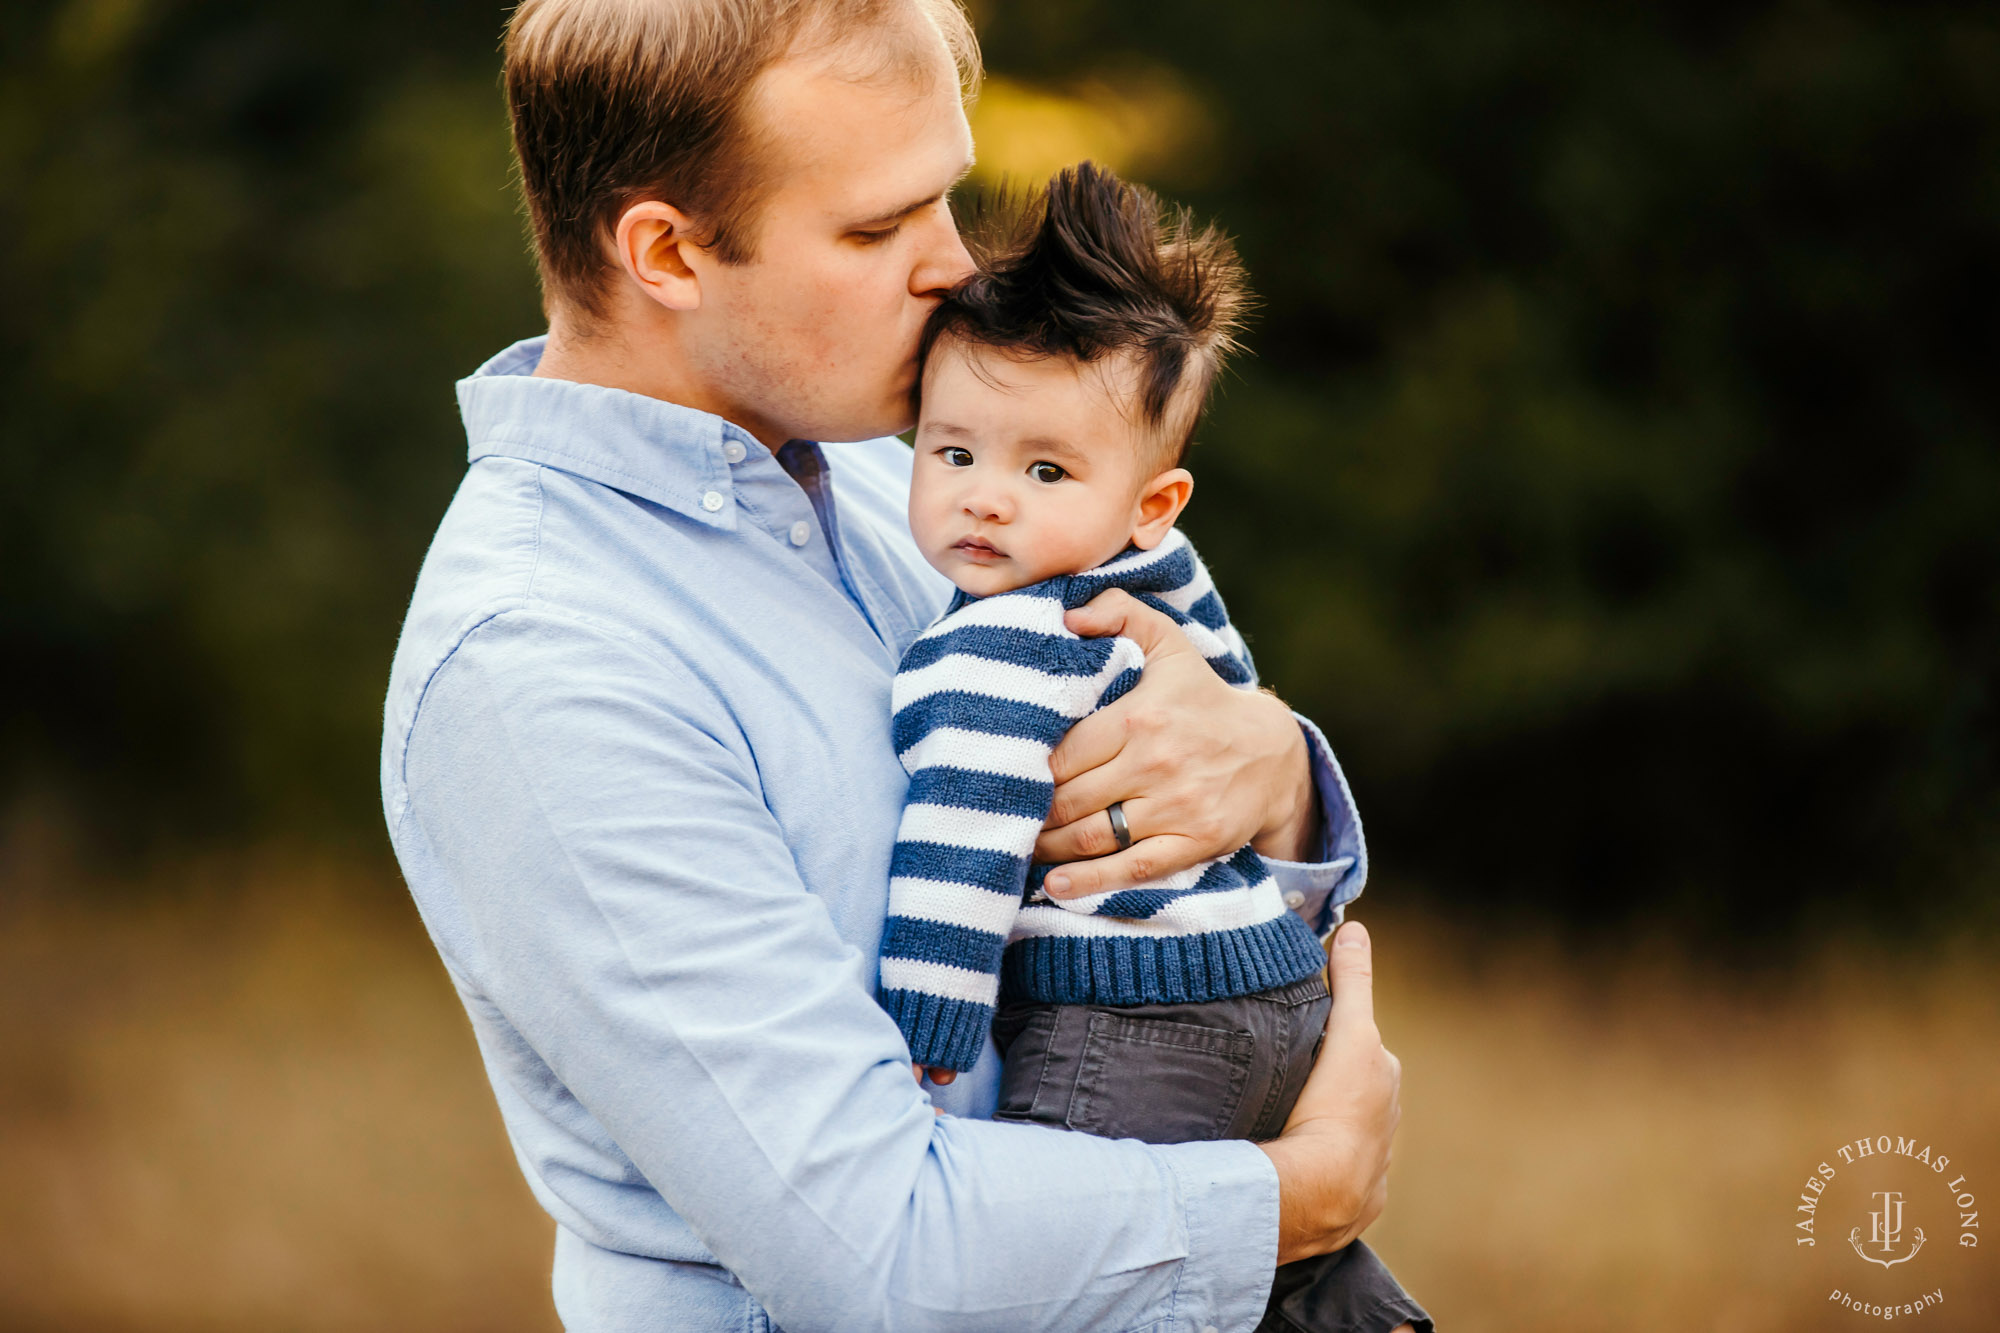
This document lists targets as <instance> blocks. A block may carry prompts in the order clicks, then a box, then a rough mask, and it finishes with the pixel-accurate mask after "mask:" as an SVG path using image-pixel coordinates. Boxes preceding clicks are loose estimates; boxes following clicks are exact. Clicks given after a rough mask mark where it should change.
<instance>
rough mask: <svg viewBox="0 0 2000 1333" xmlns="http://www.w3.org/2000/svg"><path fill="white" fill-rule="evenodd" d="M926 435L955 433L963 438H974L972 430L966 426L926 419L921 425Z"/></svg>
mask: <svg viewBox="0 0 2000 1333" xmlns="http://www.w3.org/2000/svg"><path fill="white" fill-rule="evenodd" d="M921 429H922V430H923V433H924V434H926V435H953V436H956V437H958V438H959V439H962V440H969V439H971V438H972V432H971V431H970V430H968V429H966V428H965V427H964V426H954V425H953V424H952V423H951V422H949V421H926V422H924V423H923V426H922V427H921Z"/></svg>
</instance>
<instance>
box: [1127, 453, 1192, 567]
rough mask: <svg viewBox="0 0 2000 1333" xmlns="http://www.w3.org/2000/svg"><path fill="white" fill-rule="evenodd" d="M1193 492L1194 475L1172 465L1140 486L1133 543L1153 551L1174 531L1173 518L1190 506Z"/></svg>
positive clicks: (1141, 548)
mask: <svg viewBox="0 0 2000 1333" xmlns="http://www.w3.org/2000/svg"><path fill="white" fill-rule="evenodd" d="M1193 494H1194V474H1193V473H1192V472H1189V471H1188V470H1187V469H1186V468H1184V467H1170V468H1168V469H1167V470H1166V471H1165V472H1162V473H1161V474H1160V475H1159V476H1157V477H1154V478H1153V479H1152V480H1151V481H1149V482H1147V483H1146V484H1145V485H1144V486H1142V487H1140V488H1139V505H1138V521H1137V524H1136V525H1135V526H1134V527H1133V529H1132V544H1133V545H1134V546H1136V547H1138V548H1139V549H1140V550H1142V551H1150V550H1152V549H1153V548H1154V547H1155V546H1158V545H1159V544H1160V543H1161V542H1163V541H1165V540H1166V537H1167V534H1168V533H1169V532H1171V531H1173V527H1174V520H1175V519H1177V518H1179V517H1180V516H1181V510H1183V509H1186V508H1187V502H1188V497H1189V496H1191V495H1193Z"/></svg>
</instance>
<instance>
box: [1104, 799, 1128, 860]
mask: <svg viewBox="0 0 2000 1333" xmlns="http://www.w3.org/2000/svg"><path fill="white" fill-rule="evenodd" d="M1104 813H1105V814H1107V815H1110V816H1111V836H1112V837H1114V838H1116V839H1117V840H1118V850H1119V851H1121V852H1122V851H1124V850H1125V849H1126V848H1127V847H1130V846H1131V845H1132V826H1131V825H1129V824H1127V823H1126V822H1125V802H1123V801H1113V802H1112V803H1111V805H1110V806H1109V808H1107V809H1106V810H1105V812H1104Z"/></svg>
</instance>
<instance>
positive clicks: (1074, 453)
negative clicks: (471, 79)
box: [1021, 435, 1089, 460]
mask: <svg viewBox="0 0 2000 1333" xmlns="http://www.w3.org/2000/svg"><path fill="white" fill-rule="evenodd" d="M1021 448H1023V449H1026V450H1030V451H1032V452H1034V453H1038V454H1054V455H1055V456H1056V457H1058V458H1068V459H1072V460H1085V459H1087V458H1088V457H1089V455H1088V454H1086V453H1085V452H1084V451H1083V450H1082V449H1079V448H1078V447H1077V446H1075V445H1073V444H1071V443H1070V442H1069V441H1068V440H1059V439H1057V438H1055V437H1054V436H1052V435H1031V436H1029V437H1028V438H1027V439H1024V440H1022V441H1021Z"/></svg>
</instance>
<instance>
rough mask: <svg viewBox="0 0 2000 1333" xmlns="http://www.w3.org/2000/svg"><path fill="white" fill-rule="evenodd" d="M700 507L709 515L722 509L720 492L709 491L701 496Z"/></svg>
mask: <svg viewBox="0 0 2000 1333" xmlns="http://www.w3.org/2000/svg"><path fill="white" fill-rule="evenodd" d="M701 507H702V508H703V509H706V510H707V511H708V512H709V513H711V514H713V513H714V512H715V511H716V510H718V509H720V508H722V492H721V491H710V492H709V493H708V494H707V495H704V496H702V497H701Z"/></svg>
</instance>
